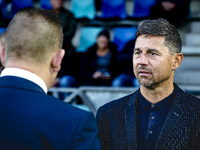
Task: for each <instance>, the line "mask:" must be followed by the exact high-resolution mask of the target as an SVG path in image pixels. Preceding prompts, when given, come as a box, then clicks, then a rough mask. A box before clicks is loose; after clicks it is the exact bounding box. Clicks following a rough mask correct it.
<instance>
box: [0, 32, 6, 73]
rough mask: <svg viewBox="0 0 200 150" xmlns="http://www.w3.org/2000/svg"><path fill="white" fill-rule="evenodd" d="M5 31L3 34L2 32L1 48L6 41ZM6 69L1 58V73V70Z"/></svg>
mask: <svg viewBox="0 0 200 150" xmlns="http://www.w3.org/2000/svg"><path fill="white" fill-rule="evenodd" d="M4 36H5V32H3V33H2V34H1V37H0V48H1V47H2V46H4V42H5V37H4ZM3 69H4V66H3V64H2V63H1V60H0V73H1V71H2V70H3Z"/></svg>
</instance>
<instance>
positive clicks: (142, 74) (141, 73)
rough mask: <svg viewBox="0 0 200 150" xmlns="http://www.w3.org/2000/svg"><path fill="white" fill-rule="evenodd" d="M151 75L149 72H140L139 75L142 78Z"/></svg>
mask: <svg viewBox="0 0 200 150" xmlns="http://www.w3.org/2000/svg"><path fill="white" fill-rule="evenodd" d="M150 74H151V73H150V72H148V71H146V70H139V75H141V76H148V75H150Z"/></svg>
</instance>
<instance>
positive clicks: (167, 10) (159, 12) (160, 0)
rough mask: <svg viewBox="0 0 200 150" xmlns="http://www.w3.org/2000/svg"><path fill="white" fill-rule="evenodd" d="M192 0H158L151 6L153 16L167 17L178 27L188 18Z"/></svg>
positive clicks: (153, 17)
mask: <svg viewBox="0 0 200 150" xmlns="http://www.w3.org/2000/svg"><path fill="white" fill-rule="evenodd" d="M190 1H191V0H156V5H155V6H153V7H152V8H151V18H152V19H156V18H161V17H162V18H165V19H167V20H168V21H169V22H170V23H171V24H173V25H174V26H175V27H176V28H177V27H179V26H180V25H181V23H182V22H183V21H184V20H186V19H187V16H188V15H189V6H190V5H189V4H190Z"/></svg>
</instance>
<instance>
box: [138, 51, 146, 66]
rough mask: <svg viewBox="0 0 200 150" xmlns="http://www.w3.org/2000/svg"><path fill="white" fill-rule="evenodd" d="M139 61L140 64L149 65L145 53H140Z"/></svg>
mask: <svg viewBox="0 0 200 150" xmlns="http://www.w3.org/2000/svg"><path fill="white" fill-rule="evenodd" d="M137 61H138V64H139V65H148V58H147V57H146V55H145V54H144V53H143V54H141V55H140V57H139V58H138V60H137Z"/></svg>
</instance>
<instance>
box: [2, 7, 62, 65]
mask: <svg viewBox="0 0 200 150" xmlns="http://www.w3.org/2000/svg"><path fill="white" fill-rule="evenodd" d="M62 42H63V34H62V23H61V20H60V19H59V17H58V16H57V15H56V14H55V13H54V12H53V11H50V10H42V9H38V8H28V9H24V10H21V11H19V12H18V13H17V14H16V15H15V16H14V18H13V19H12V21H11V22H10V24H9V26H8V28H7V30H6V35H5V50H6V51H5V61H8V60H9V59H12V58H14V59H20V60H27V59H28V60H31V61H32V62H36V63H44V62H45V60H46V59H48V58H49V57H50V56H51V55H52V53H54V52H55V51H57V50H59V49H61V47H62Z"/></svg>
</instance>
